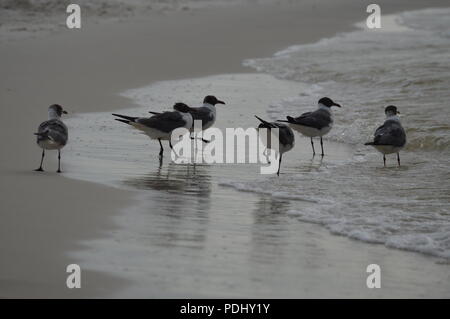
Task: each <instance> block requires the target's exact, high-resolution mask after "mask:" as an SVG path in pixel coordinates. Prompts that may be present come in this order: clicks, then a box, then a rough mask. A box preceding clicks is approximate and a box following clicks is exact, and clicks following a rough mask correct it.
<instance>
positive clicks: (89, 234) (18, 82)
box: [0, 0, 450, 298]
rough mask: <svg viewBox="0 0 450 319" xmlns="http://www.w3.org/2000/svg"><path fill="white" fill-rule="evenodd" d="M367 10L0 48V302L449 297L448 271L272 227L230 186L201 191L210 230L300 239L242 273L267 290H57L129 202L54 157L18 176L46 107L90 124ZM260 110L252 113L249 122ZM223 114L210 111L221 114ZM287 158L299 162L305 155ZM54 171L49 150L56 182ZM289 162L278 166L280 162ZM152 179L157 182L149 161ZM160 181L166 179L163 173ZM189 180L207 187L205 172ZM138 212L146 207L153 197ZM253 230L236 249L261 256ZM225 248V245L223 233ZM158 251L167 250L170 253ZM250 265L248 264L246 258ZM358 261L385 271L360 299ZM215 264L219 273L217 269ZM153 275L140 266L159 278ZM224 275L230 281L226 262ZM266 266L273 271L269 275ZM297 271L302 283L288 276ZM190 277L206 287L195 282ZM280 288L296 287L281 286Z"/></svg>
mask: <svg viewBox="0 0 450 319" xmlns="http://www.w3.org/2000/svg"><path fill="white" fill-rule="evenodd" d="M368 3H370V2H366V1H364V2H360V3H358V4H355V3H354V1H340V2H339V3H334V2H326V1H320V2H317V1H309V0H308V1H303V2H302V3H300V4H292V3H291V4H282V5H270V4H265V5H236V6H224V7H212V8H203V9H195V10H182V11H168V12H165V13H163V14H161V13H151V12H150V13H148V14H147V15H146V16H136V17H133V18H130V19H123V20H122V21H118V22H104V23H95V21H86V23H85V24H84V25H83V27H82V29H81V30H77V31H74V30H68V29H67V30H61V31H59V32H54V33H51V34H49V35H45V36H36V37H34V38H25V39H20V40H17V41H10V40H8V41H1V42H0V46H1V47H2V49H1V50H0V61H1V62H0V63H1V69H2V74H3V77H2V79H1V80H0V91H1V96H0V101H1V105H2V107H1V109H0V111H1V118H2V125H1V126H0V130H1V134H2V136H3V137H4V138H3V140H2V156H1V161H0V176H1V179H0V180H1V182H0V191H1V194H2V200H1V204H0V205H1V223H0V234H1V235H0V236H1V237H0V255H1V261H0V298H28V297H31V298H52V297H60V298H90V297H95V298H101V297H106V298H107V297H153V298H158V297H180V298H182V297H205V296H206V297H219V298H220V297H252V296H254V297H273V298H281V297H290V298H292V297H305V298H311V297H335V298H347V297H356V298H358V297H374V298H389V297H413V298H414V297H415V298H417V297H435V298H442V297H447V298H448V297H450V290H449V287H448V285H447V284H446V283H448V280H449V279H450V271H449V265H448V263H445V262H440V260H437V259H436V260H435V259H432V260H430V258H428V257H426V256H424V255H421V254H417V253H414V252H405V251H401V250H394V249H389V248H386V247H384V246H381V245H370V244H367V243H362V242H358V241H354V240H352V239H348V238H345V237H341V236H334V235H331V234H330V233H329V232H328V231H327V230H326V229H324V228H321V227H320V226H318V225H313V224H307V223H304V224H301V223H298V224H295V225H294V224H293V223H290V222H289V221H290V219H288V218H287V217H286V216H283V215H279V216H277V215H276V212H275V217H274V216H269V215H270V214H271V213H274V210H275V211H276V209H275V208H273V207H272V206H271V205H272V204H273V203H272V202H269V201H264V199H263V198H262V197H260V196H252V195H249V196H247V195H246V194H245V193H240V194H239V195H236V193H237V192H236V191H235V190H233V189H231V188H227V187H218V186H217V185H216V182H215V181H216V180H214V179H212V180H213V182H212V185H211V186H210V189H209V190H208V192H211V194H212V197H211V199H210V201H211V203H210V206H208V211H210V212H213V213H211V218H212V219H213V220H216V222H217V220H219V221H222V219H223V221H224V222H226V223H230V221H229V220H228V219H227V218H226V216H223V215H222V214H221V211H223V210H225V209H226V210H227V212H229V213H230V215H231V216H233V214H237V212H240V211H249V212H253V213H254V215H255V216H253V217H254V218H255V219H256V220H261V219H262V220H266V219H269V220H270V219H271V218H275V219H277V217H279V218H280V220H277V223H280V222H281V223H286V228H285V229H283V230H282V231H284V232H286V233H295V234H296V236H300V237H302V238H303V240H298V241H296V242H282V241H281V242H279V243H278V245H279V247H278V246H276V247H275V248H274V249H281V248H280V247H281V246H283V247H285V250H283V253H284V254H285V255H286V256H294V258H295V259H292V260H291V259H289V258H288V257H286V256H279V258H280V260H283V258H286V259H288V260H291V261H292V263H294V264H291V265H290V266H289V267H287V266H286V264H283V263H281V262H280V265H274V268H270V267H269V268H268V269H266V267H265V264H266V263H267V264H270V263H271V262H272V261H273V260H272V259H271V258H268V260H264V259H263V260H259V262H260V263H261V267H260V268H259V269H255V273H256V274H258V276H257V275H255V276H256V277H257V279H258V278H260V277H265V276H266V277H270V280H268V282H256V284H253V283H252V278H251V276H248V281H249V284H248V285H246V286H245V287H240V286H239V282H238V281H237V279H236V281H230V282H227V284H226V285H225V282H226V278H227V277H226V276H225V275H224V276H223V277H218V279H217V281H214V280H213V279H211V278H210V279H211V280H210V281H208V282H207V283H204V282H202V281H201V280H200V281H195V280H192V281H190V280H186V281H181V283H180V285H179V286H175V287H169V286H167V283H165V282H162V281H164V276H163V275H161V278H163V279H161V280H160V281H161V282H162V283H161V284H160V286H158V287H159V288H160V290H159V291H158V290H156V291H155V290H146V286H145V285H141V286H139V285H137V284H136V280H138V278H134V277H133V276H129V278H127V275H126V274H125V275H124V276H115V275H114V271H109V270H110V269H106V270H105V271H101V269H96V267H95V265H94V266H93V267H88V269H87V270H85V271H83V286H82V289H73V290H70V289H67V287H66V285H65V282H66V276H67V274H66V272H65V269H66V266H67V265H68V264H71V263H80V261H81V262H82V263H81V265H83V262H85V261H82V260H81V257H79V256H80V255H79V254H77V253H76V252H79V251H83V250H85V249H88V248H89V247H85V245H86V243H87V242H89V241H91V240H94V241H100V242H104V241H105V239H106V241H107V239H108V238H110V237H109V235H110V234H111V233H114V232H116V233H117V232H119V233H120V232H121V230H120V229H118V227H119V226H118V224H117V222H116V221H117V218H119V219H120V218H121V217H122V216H124V211H127V210H132V207H134V206H136V198H137V197H139V196H142V193H140V192H139V191H137V190H133V189H132V187H131V188H130V187H128V188H126V189H124V188H120V187H113V186H106V185H101V184H99V183H91V182H87V181H82V180H79V179H82V178H79V179H78V180H76V179H73V178H70V177H71V176H70V173H67V175H65V174H64V173H63V174H62V175H57V174H55V173H54V171H55V170H56V155H54V154H51V155H50V154H49V156H48V157H47V163H46V168H47V172H46V173H43V174H37V173H35V172H33V171H32V170H33V169H34V168H36V167H37V165H38V161H39V157H40V150H39V149H38V147H37V146H36V145H35V140H34V136H33V132H35V130H36V127H37V126H38V124H39V123H40V122H41V121H43V120H45V119H46V117H47V116H46V115H47V113H46V109H47V107H48V105H50V104H52V103H59V104H61V105H64V106H65V108H66V109H67V110H68V111H69V112H70V114H69V118H70V117H76V116H78V115H79V114H84V113H90V112H110V111H113V110H118V109H124V108H138V107H139V105H137V104H133V102H132V101H131V100H130V99H128V98H126V97H124V96H120V95H119V93H120V92H124V91H126V90H129V89H134V88H139V87H143V86H146V85H149V84H151V83H154V82H157V81H166V80H179V79H191V78H204V77H207V76H212V75H216V74H243V73H244V74H249V73H252V72H253V73H254V70H253V69H251V68H247V67H244V66H243V65H242V62H243V61H244V60H245V59H250V58H259V57H267V56H271V55H273V54H274V53H275V52H277V51H279V50H281V49H283V48H286V47H288V46H290V45H293V44H302V43H311V42H315V41H318V40H319V39H321V38H324V37H331V36H333V35H335V34H336V33H338V32H344V31H349V30H352V29H354V26H353V24H354V23H355V22H358V21H361V20H364V19H365V17H366V16H367V15H366V12H365V8H366V6H367V4H368ZM378 3H379V4H380V5H381V6H382V8H383V12H384V13H386V14H388V13H394V12H397V11H399V10H413V9H419V8H423V7H439V6H445V5H446V2H445V1H437V0H433V1H429V2H427V3H423V1H416V0H414V1H403V0H402V1H396V2H395V4H394V3H391V2H390V1H379V2H378ZM174 95H175V94H174ZM178 98H179V97H178V96H173V97H172V98H171V99H170V100H173V102H176V101H177V100H178ZM224 99H225V97H224ZM264 109H265V106H264V105H261V110H260V111H261V112H262V111H263V110H264ZM253 111H254V110H253V109H252V110H243V111H242V114H243V115H244V116H249V115H251V114H253V113H252V112H253ZM220 112H222V110H221V111H220ZM225 112H226V111H225V110H223V113H221V114H225ZM227 116H229V115H227ZM227 116H225V115H224V117H223V119H222V121H223V122H220V121H218V126H219V127H220V126H226V125H227V123H229V121H233V118H229V117H228V118H227ZM227 121H228V122H227ZM75 141H76V136H74V140H73V142H75ZM302 143H303V144H302ZM152 144H153V143H152ZM298 145H300V147H302V148H305V149H307V147H308V145H307V143H306V142H305V141H299V144H298ZM152 147H156V146H155V145H153V146H152ZM329 148H330V151H331V152H333V150H335V154H336V155H335V158H336V159H337V160H339V158H341V157H343V156H345V154H346V153H345V150H344V151H342V148H341V147H339V145H336V144H333V143H330V146H329ZM342 152H343V153H344V155H343V154H342ZM303 156H304V157H303ZM301 158H302V159H306V158H307V155H306V154H305V155H302V157H301ZM331 158H333V157H331ZM64 160H65V159H64V152H63V162H62V163H63V170H64ZM290 161H291V162H289V160H288V162H287V166H289V164H292V163H293V162H292V161H293V159H291V160H290ZM166 165H168V164H166ZM72 167H73V166H72ZM154 169H155V170H157V164H156V163H155V165H154ZM202 169H204V170H206V171H207V170H210V168H200V170H202ZM291 169H292V168H291ZM167 170H169V168H168V167H164V170H163V172H162V173H161V172H159V174H165V173H167V174H168V173H169V172H168V171H167ZM287 171H288V172H289V169H287ZM174 173H175V174H176V173H177V170H176V169H174ZM179 173H180V174H181V175H180V176H181V178H182V177H183V176H185V175H183V174H185V173H183V172H179ZM203 173H204V174H206V175H208V176H209V174H212V175H214V173H212V172H208V171H207V172H203ZM152 174H153V175H152ZM154 174H156V173H155V172H153V173H151V174H150V177H152V176H155V175H154ZM74 175H76V173H75V174H74ZM201 175H202V172H200V176H201ZM72 177H73V176H72ZM75 177H76V176H75ZM134 182H135V183H134V186H136V185H138V186H139V185H140V184H139V183H141V184H142V180H141V181H140V182H139V181H138V182H137V183H136V181H134ZM105 184H107V183H105ZM166 186H167V185H166ZM169 186H172V185H169ZM150 187H151V186H150ZM147 188H148V187H147ZM149 196H153V195H149ZM235 196H236V197H235ZM152 198H153V197H152ZM233 198H238V199H242V198H249V200H248V202H247V203H245V205H244V204H242V201H241V202H240V201H239V200H236V201H235V202H234V203H232V204H230V202H232V201H233V200H230V199H233ZM152 200H153V201H154V203H158V198H157V197H154V198H153V199H152ZM199 203H201V202H200V201H199ZM199 203H194V204H197V205H199ZM258 205H259V206H258ZM193 207H195V205H194V206H193ZM258 207H259V209H258ZM168 211H169V210H168ZM214 212H215V213H214ZM214 218H216V219H214ZM156 222H158V220H156ZM251 224H252V221H251V220H250V218H249V220H247V221H246V222H245V221H244V222H243V223H242V224H240V225H233V224H231V225H229V227H230V228H233V227H234V226H235V227H236V228H237V230H236V235H237V236H236V237H235V238H234V239H235V241H236V242H239V241H240V240H241V239H242V241H245V240H247V238H241V237H239V235H240V234H241V232H240V231H242V233H243V232H244V230H242V229H241V228H240V227H244V226H242V225H249V227H250V228H251ZM181 226H182V224H181ZM181 226H180V227H181ZM205 227H206V226H205ZM269 227H270V223H269ZM212 229H213V230H214V227H212ZM260 231H261V230H258V231H256V232H255V234H253V235H254V237H252V238H253V239H254V242H251V243H250V245H253V246H255V247H256V249H258V248H259V249H261V251H262V253H263V255H264V253H266V252H267V253H268V257H272V255H271V254H272V253H273V252H272V251H271V250H270V247H269V248H267V241H265V238H264V232H260ZM205 232H206V233H207V234H208V235H209V236H210V237H212V238H213V239H211V240H212V241H213V242H218V241H221V240H222V241H223V240H224V239H223V237H220V236H221V234H220V232H214V231H212V230H211V229H209V231H205ZM299 234H300V235H299ZM216 236H217V237H216ZM228 236H229V237H233V234H228ZM206 237H208V236H206ZM225 242H226V240H225ZM107 244H108V243H107ZM222 244H223V243H222ZM222 244H221V245H222ZM221 245H218V246H214V245H211V246H208V247H211V248H217V247H222V246H221ZM224 246H226V245H224ZM99 247H102V246H99ZM232 247H233V245H232V243H231V244H230V246H227V247H226V248H227V249H231V250H232V254H233V253H236V254H238V253H239V252H234V251H233V248H232ZM313 248H314V249H313ZM165 249H167V250H168V251H170V246H169V247H165ZM266 250H267V251H266ZM90 253H91V254H92V256H91V257H92V259H91V260H93V261H94V263H95V260H96V258H100V257H101V256H102V253H101V252H98V254H97V253H92V251H91V252H90ZM136 253H138V252H136ZM210 255H211V256H212V255H213V252H211V251H208V254H206V256H210ZM219 255H220V254H219ZM164 256H166V257H167V258H168V260H170V258H172V256H170V254H169V253H166V254H165V255H164ZM191 257H192V256H191ZM254 257H255V258H256V259H257V258H259V257H260V255H258V256H254ZM211 258H213V257H211ZM130 259H132V258H130ZM206 259H207V258H206ZM269 259H270V260H269ZM232 260H238V259H237V258H236V259H232ZM372 260H381V261H382V263H383V267H386V268H387V269H389V271H387V272H386V273H385V274H384V277H383V283H385V286H384V289H381V290H369V289H367V288H366V287H365V277H366V272H365V266H366V265H367V264H369V263H371V262H372ZM219 261H220V260H219ZM223 262H224V263H226V259H224V260H223ZM87 264H89V263H87ZM237 264H239V262H238V263H237ZM164 265H165V263H161V264H155V265H154V266H155V267H161V268H156V269H157V270H161V269H163V266H164ZM229 266H230V267H231V268H230V269H233V263H231V262H230V265H229ZM276 267H279V269H280V270H279V272H274V271H273V269H275V268H276ZM100 268H101V267H100ZM113 268H114V267H113ZM186 269H189V266H186ZM241 269H247V268H241ZM299 269H301V270H302V271H303V274H307V275H306V276H304V277H298V272H299ZM172 271H174V272H176V270H172ZM302 271H300V273H301V272H302ZM236 272H237V277H236V278H242V277H244V276H245V274H244V273H239V268H236ZM159 273H160V272H159ZM282 274H284V275H282ZM200 275H202V276H203V277H207V276H208V273H203V274H200ZM247 275H248V274H247ZM239 276H241V277H239ZM295 276H297V277H295ZM193 277H195V275H193ZM293 277H295V278H297V279H296V280H292V278H293ZM194 279H195V278H194ZM180 280H181V279H180ZM255 281H257V280H255ZM202 284H205V285H206V284H207V285H208V287H212V286H217V290H216V291H211V290H208V289H204V290H198V289H202V287H203V286H202ZM189 287H193V288H194V289H190V288H189ZM270 287H274V288H272V289H271V288H270ZM278 287H285V290H284V291H280V290H277V289H276V288H278ZM298 287H301V288H298ZM256 291H257V293H256Z"/></svg>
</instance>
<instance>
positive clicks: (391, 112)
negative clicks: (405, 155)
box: [365, 105, 406, 167]
mask: <svg viewBox="0 0 450 319" xmlns="http://www.w3.org/2000/svg"><path fill="white" fill-rule="evenodd" d="M384 113H385V114H386V121H385V122H384V124H383V125H382V126H380V127H379V128H377V130H376V131H375V138H374V140H373V142H369V143H366V144H365V145H371V146H373V147H375V149H376V150H377V151H379V152H380V153H382V154H383V161H384V167H386V154H393V153H397V161H398V166H400V153H399V152H400V150H401V149H402V148H403V147H404V146H405V144H406V133H405V130H404V129H403V126H402V124H401V123H400V118H399V117H398V116H397V114H400V112H399V111H398V110H397V107H395V106H394V105H389V106H388V107H386V109H385V110H384Z"/></svg>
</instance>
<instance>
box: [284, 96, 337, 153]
mask: <svg viewBox="0 0 450 319" xmlns="http://www.w3.org/2000/svg"><path fill="white" fill-rule="evenodd" d="M318 105H319V107H318V109H317V110H316V111H314V112H306V113H303V114H302V115H300V116H299V117H297V118H293V117H291V116H287V117H286V118H287V121H285V120H281V121H280V122H287V123H289V124H290V125H291V127H292V128H293V129H294V130H296V131H298V132H300V133H302V134H303V135H305V136H307V137H310V138H311V145H312V149H313V155H316V150H315V149H314V141H313V137H317V136H319V137H320V146H321V147H322V156H324V155H325V154H324V152H323V140H322V136H324V135H326V134H328V132H330V130H331V128H332V127H333V114H332V113H331V107H332V106H337V107H341V106H340V105H339V104H337V103H335V102H333V100H331V99H330V98H327V97H323V98H321V99H320V100H319V102H318Z"/></svg>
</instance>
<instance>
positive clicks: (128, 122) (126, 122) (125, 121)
mask: <svg viewBox="0 0 450 319" xmlns="http://www.w3.org/2000/svg"><path fill="white" fill-rule="evenodd" d="M115 120H116V121H118V122H122V123H125V124H129V125H131V122H130V121H128V120H122V119H115Z"/></svg>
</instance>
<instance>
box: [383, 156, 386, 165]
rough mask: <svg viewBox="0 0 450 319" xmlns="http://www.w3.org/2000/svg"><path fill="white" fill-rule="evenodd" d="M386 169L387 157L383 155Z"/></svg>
mask: <svg viewBox="0 0 450 319" xmlns="http://www.w3.org/2000/svg"><path fill="white" fill-rule="evenodd" d="M383 162H384V167H386V155H383Z"/></svg>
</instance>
